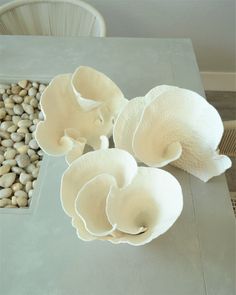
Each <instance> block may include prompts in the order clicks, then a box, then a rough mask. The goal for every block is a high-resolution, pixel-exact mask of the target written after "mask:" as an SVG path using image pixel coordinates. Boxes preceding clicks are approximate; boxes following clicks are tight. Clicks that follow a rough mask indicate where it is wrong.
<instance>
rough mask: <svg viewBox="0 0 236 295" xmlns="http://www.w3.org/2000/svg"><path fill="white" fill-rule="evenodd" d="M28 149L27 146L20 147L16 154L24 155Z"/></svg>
mask: <svg viewBox="0 0 236 295" xmlns="http://www.w3.org/2000/svg"><path fill="white" fill-rule="evenodd" d="M28 148H29V147H28V145H21V146H19V147H18V148H17V152H18V153H19V154H25V153H27V151H28Z"/></svg>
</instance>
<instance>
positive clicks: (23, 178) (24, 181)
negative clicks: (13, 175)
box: [19, 172, 32, 185]
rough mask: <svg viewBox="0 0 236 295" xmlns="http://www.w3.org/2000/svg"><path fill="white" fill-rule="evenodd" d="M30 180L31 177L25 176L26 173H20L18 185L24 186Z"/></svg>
mask: <svg viewBox="0 0 236 295" xmlns="http://www.w3.org/2000/svg"><path fill="white" fill-rule="evenodd" d="M31 179H32V176H31V175H29V174H27V173H24V172H22V173H21V174H20V178H19V180H20V183H22V184H24V185H25V184H26V183H27V182H28V181H31Z"/></svg>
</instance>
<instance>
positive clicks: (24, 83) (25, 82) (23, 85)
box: [18, 80, 28, 88]
mask: <svg viewBox="0 0 236 295" xmlns="http://www.w3.org/2000/svg"><path fill="white" fill-rule="evenodd" d="M27 84H28V81H27V80H22V81H20V82H18V85H19V86H20V87H21V88H25V87H26V86H27Z"/></svg>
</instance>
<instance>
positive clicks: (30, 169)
mask: <svg viewBox="0 0 236 295" xmlns="http://www.w3.org/2000/svg"><path fill="white" fill-rule="evenodd" d="M34 169H36V167H35V165H34V164H29V166H27V167H26V171H27V173H32V172H33V171H34Z"/></svg>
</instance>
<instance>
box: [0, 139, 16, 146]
mask: <svg viewBox="0 0 236 295" xmlns="http://www.w3.org/2000/svg"><path fill="white" fill-rule="evenodd" d="M1 144H2V146H4V147H11V146H13V141H12V140H11V139H4V140H2V142H1Z"/></svg>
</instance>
